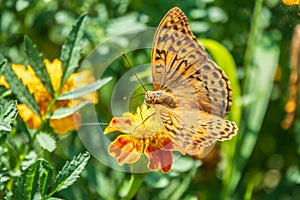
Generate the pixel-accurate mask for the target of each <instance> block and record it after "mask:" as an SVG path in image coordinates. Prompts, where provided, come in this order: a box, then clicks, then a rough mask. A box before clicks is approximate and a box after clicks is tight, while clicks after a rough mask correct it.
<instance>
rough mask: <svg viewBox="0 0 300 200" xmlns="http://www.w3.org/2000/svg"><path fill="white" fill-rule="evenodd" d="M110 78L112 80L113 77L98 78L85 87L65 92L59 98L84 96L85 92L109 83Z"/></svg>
mask: <svg viewBox="0 0 300 200" xmlns="http://www.w3.org/2000/svg"><path fill="white" fill-rule="evenodd" d="M110 80H112V77H108V78H104V79H102V80H97V81H96V82H94V83H92V84H89V85H87V86H85V87H82V88H78V89H75V90H71V91H68V92H66V93H63V94H62V95H60V96H59V97H58V98H57V100H67V99H75V98H79V97H82V96H83V95H85V94H88V93H90V92H93V91H96V90H98V89H99V88H101V87H102V86H104V85H105V84H106V83H108V82H109V81H110Z"/></svg>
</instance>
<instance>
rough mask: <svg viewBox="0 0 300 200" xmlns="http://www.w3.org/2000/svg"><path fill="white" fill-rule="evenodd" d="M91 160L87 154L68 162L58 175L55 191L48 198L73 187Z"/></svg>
mask: <svg viewBox="0 0 300 200" xmlns="http://www.w3.org/2000/svg"><path fill="white" fill-rule="evenodd" d="M89 158H90V154H89V153H88V152H86V153H84V154H79V155H78V156H77V157H74V158H73V160H72V161H71V162H69V161H68V162H66V164H65V165H64V167H63V168H62V170H61V171H60V172H59V173H58V175H57V177H56V180H55V183H54V186H53V189H52V191H51V192H50V194H49V195H48V196H51V195H53V194H54V193H55V192H58V191H60V190H63V189H66V188H67V187H69V186H70V185H72V184H73V183H74V182H75V181H76V180H77V179H78V178H79V174H80V173H81V172H82V171H83V170H84V168H85V166H86V164H87V162H88V160H89Z"/></svg>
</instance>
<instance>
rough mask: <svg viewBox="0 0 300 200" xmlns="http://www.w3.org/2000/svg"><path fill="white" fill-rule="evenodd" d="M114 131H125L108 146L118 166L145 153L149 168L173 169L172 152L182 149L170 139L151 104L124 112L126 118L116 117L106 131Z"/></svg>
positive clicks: (164, 171) (165, 171)
mask: <svg viewBox="0 0 300 200" xmlns="http://www.w3.org/2000/svg"><path fill="white" fill-rule="evenodd" d="M114 131H120V132H123V133H126V134H123V135H120V136H118V137H117V138H116V139H115V140H114V141H113V142H112V143H111V144H110V146H109V147H108V152H109V154H110V155H111V156H113V157H114V158H115V159H116V160H117V162H118V163H119V165H123V164H125V163H127V164H132V163H135V162H136V161H138V160H139V158H140V157H141V155H142V154H143V153H145V155H146V156H147V157H148V160H149V163H148V165H147V166H148V168H149V169H150V170H161V171H162V172H163V173H168V172H169V171H170V170H171V167H172V161H173V155H172V151H173V150H176V151H180V150H179V148H178V147H177V146H176V145H175V144H174V143H173V142H172V141H171V139H170V138H169V135H168V134H167V131H166V130H165V128H164V127H163V126H162V124H161V123H160V120H159V118H158V116H157V115H156V114H155V111H154V109H153V108H152V107H150V108H148V107H147V106H146V105H145V104H143V105H142V106H141V107H138V108H137V110H136V114H132V113H124V114H123V117H114V118H113V119H112V120H111V122H110V124H109V125H108V126H107V128H106V129H105V130H104V134H108V133H111V132H114Z"/></svg>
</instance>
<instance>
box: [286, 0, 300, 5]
mask: <svg viewBox="0 0 300 200" xmlns="http://www.w3.org/2000/svg"><path fill="white" fill-rule="evenodd" d="M282 2H283V3H284V4H286V5H289V6H290V5H297V4H298V5H300V1H299V0H282Z"/></svg>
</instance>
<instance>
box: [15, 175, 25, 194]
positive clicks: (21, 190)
mask: <svg viewBox="0 0 300 200" xmlns="http://www.w3.org/2000/svg"><path fill="white" fill-rule="evenodd" d="M25 191H26V190H25V177H24V176H20V177H19V178H18V180H17V182H16V185H15V187H14V192H13V199H26V193H25Z"/></svg>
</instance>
